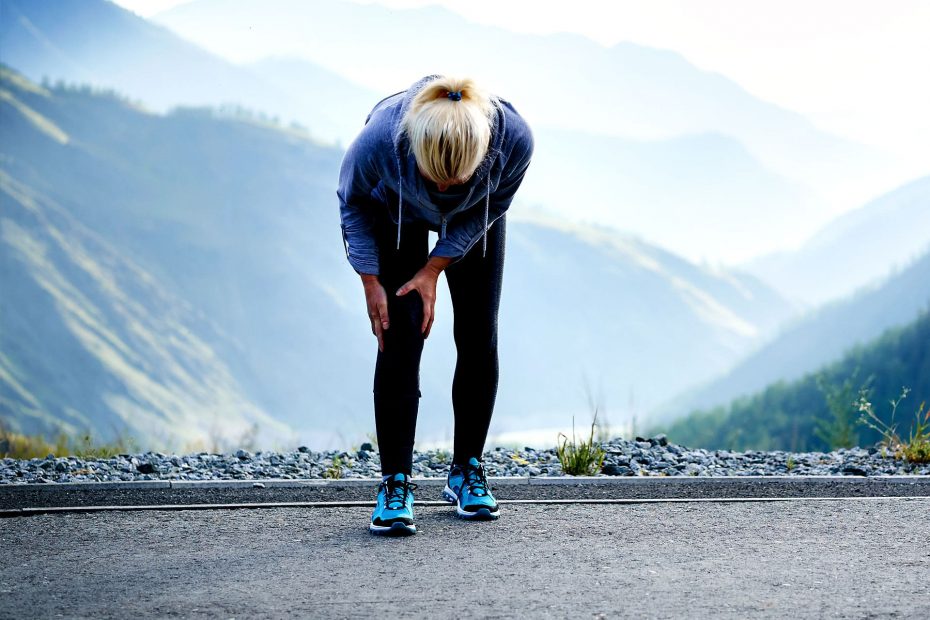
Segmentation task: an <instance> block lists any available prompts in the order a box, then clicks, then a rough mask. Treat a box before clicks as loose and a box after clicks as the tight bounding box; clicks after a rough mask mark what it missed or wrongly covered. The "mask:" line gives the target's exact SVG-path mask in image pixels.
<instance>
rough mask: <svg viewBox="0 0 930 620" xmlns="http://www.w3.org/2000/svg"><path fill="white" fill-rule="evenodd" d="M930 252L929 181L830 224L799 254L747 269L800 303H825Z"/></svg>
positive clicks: (754, 263) (881, 198) (900, 190)
mask: <svg viewBox="0 0 930 620" xmlns="http://www.w3.org/2000/svg"><path fill="white" fill-rule="evenodd" d="M928 249H930V176H927V177H923V178H920V179H916V180H914V181H912V182H910V183H907V184H906V185H904V186H902V187H899V188H897V189H895V190H894V191H891V192H888V193H886V194H883V195H881V196H879V197H878V198H875V199H874V200H872V201H870V202H869V203H868V204H866V205H864V206H862V207H860V208H858V209H856V210H854V211H850V212H849V213H846V214H844V215H842V216H840V217H839V218H837V219H836V220H835V221H833V222H831V223H829V224H828V225H827V226H825V227H824V228H823V229H821V230H820V231H819V232H818V233H817V234H815V235H814V236H813V237H812V238H811V239H810V240H809V241H807V242H806V243H804V244H803V245H802V246H801V247H800V248H799V249H798V250H796V251H792V252H779V253H777V254H773V255H768V256H763V257H760V258H758V259H756V260H753V261H750V262H749V263H747V264H745V265H743V268H744V269H745V270H746V271H749V272H751V273H754V274H756V275H757V276H759V277H760V278H761V279H762V280H764V281H765V282H767V283H769V284H771V285H772V286H774V287H775V288H776V289H778V290H779V291H781V293H782V294H783V295H785V296H786V297H788V298H790V299H794V300H795V301H796V302H798V303H802V304H807V305H817V304H822V303H824V302H826V301H830V300H832V299H835V298H838V297H841V296H843V295H845V294H847V293H851V292H852V291H853V290H854V289H856V288H858V287H860V286H863V285H865V284H868V283H870V282H872V281H875V280H878V279H881V278H882V277H884V276H885V275H886V274H887V272H888V270H889V268H891V267H893V266H901V265H904V264H905V263H907V262H908V261H910V260H913V259H914V258H916V257H917V256H919V255H920V254H922V253H924V252H925V251H927V250H928Z"/></svg>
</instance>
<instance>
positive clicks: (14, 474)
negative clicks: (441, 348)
mask: <svg viewBox="0 0 930 620" xmlns="http://www.w3.org/2000/svg"><path fill="white" fill-rule="evenodd" d="M601 447H602V448H603V449H604V451H605V452H606V457H605V458H604V463H603V466H602V468H601V472H600V473H599V474H598V475H600V476H770V475H771V476H774V475H780V476H784V475H792V476H794V475H796V476H810V475H840V476H842V475H847V476H893V475H930V463H923V464H920V463H911V462H908V461H906V460H901V459H895V458H894V457H892V456H890V455H886V454H884V452H885V451H883V450H882V449H880V447H879V446H878V445H877V444H876V445H875V446H873V447H870V448H867V449H866V448H849V449H845V448H841V449H839V450H834V451H832V452H785V451H781V450H775V451H760V450H746V451H743V452H733V451H729V450H706V449H704V448H698V449H692V448H688V447H686V446H682V445H676V444H672V443H669V442H668V440H667V438H666V437H665V435H656V436H655V437H649V438H644V437H636V438H635V439H633V440H627V439H622V438H620V437H617V438H614V439H611V440H609V441H606V442H603V443H602V444H601ZM450 461H451V454H450V453H449V452H448V451H445V450H426V451H418V452H415V453H414V457H413V475H414V476H418V477H419V476H422V477H441V476H445V475H446V474H447V473H448V471H449V462H450ZM484 463H485V469H486V471H487V473H488V475H490V476H522V477H525V476H562V475H564V473H563V471H562V466H561V464H560V463H559V459H558V456H557V455H556V451H555V449H545V450H543V449H533V448H529V447H526V448H523V449H522V450H515V449H510V448H495V449H493V450H490V451H488V452H486V453H485V455H484ZM380 475H381V459H380V457H379V455H378V452H377V450H376V448H375V447H374V446H372V445H371V444H362V445H361V446H360V447H359V448H358V449H357V450H352V451H326V452H317V451H314V450H311V449H310V448H308V447H306V446H301V447H300V448H298V449H297V450H294V451H293V452H273V451H272V452H269V451H259V452H255V453H252V452H249V451H248V450H237V451H236V452H234V453H228V454H211V453H207V452H201V453H198V454H187V455H177V454H162V453H160V452H145V453H140V454H120V455H117V456H113V457H110V458H86V459H85V458H79V457H55V456H54V455H51V454H50V455H48V456H47V457H45V458H35V459H28V460H27V459H11V458H6V459H2V461H0V485H2V484H43V483H67V482H111V481H140V480H263V479H284V480H288V479H293V480H305V479H319V478H377V477H379V476H380Z"/></svg>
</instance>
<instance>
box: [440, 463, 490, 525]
mask: <svg viewBox="0 0 930 620" xmlns="http://www.w3.org/2000/svg"><path fill="white" fill-rule="evenodd" d="M442 497H443V499H445V500H446V501H447V502H453V503H455V513H456V514H457V515H458V516H460V517H462V518H463V519H474V520H485V519H496V518H498V517H499V516H500V514H501V513H500V508H499V507H498V505H497V500H496V499H494V495H492V494H491V486H490V485H489V484H488V479H487V477H486V476H485V473H484V466H483V465H482V464H481V462H480V461H478V459H476V458H475V457H472V458H470V459H469V460H468V463H466V464H465V465H464V466H463V467H459V466H457V465H453V466H452V470H451V471H450V472H449V477H448V479H447V480H446V488H445V489H443V491H442Z"/></svg>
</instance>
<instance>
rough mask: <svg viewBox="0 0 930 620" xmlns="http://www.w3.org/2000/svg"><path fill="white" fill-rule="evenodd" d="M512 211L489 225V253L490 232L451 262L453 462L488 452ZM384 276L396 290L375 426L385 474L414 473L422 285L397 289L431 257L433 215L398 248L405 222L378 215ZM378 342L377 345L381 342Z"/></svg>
mask: <svg viewBox="0 0 930 620" xmlns="http://www.w3.org/2000/svg"><path fill="white" fill-rule="evenodd" d="M506 217H507V216H506V215H503V216H501V217H500V218H498V219H497V220H496V221H495V222H494V223H493V224H492V225H491V228H490V229H489V230H488V239H487V253H486V255H485V256H482V255H481V249H482V245H481V244H482V240H481V239H478V241H477V243H475V244H474V245H472V247H471V249H470V250H469V251H468V253H467V254H466V255H465V256H464V257H463V258H462V259H460V260H458V261H457V262H455V263H452V264H450V265H449V266H448V267H447V268H446V270H445V272H444V273H445V275H446V281H447V282H448V283H449V293H450V296H451V298H452V308H453V314H454V318H453V322H454V328H453V332H454V336H455V346H456V350H457V353H458V357H457V360H456V364H455V376H454V378H453V382H452V409H453V411H454V413H455V437H454V444H453V445H454V453H453V457H452V462H453V463H456V464H464V463H466V462H467V461H468V459H469V458H470V457H473V456H474V457H477V458H478V459H479V460H480V459H481V455H482V453H483V452H484V443H485V440H486V439H487V435H488V427H489V426H490V424H491V414H492V413H493V411H494V400H495V398H496V397H497V383H498V373H499V370H498V357H497V313H498V308H499V306H500V295H501V280H502V276H503V272H504V240H505V236H506V232H505V231H506V221H505V220H506ZM375 229H376V231H377V232H376V235H377V238H378V250H379V270H380V272H381V273H380V275H379V276H378V280H379V281H380V282H381V285H382V286H384V290H385V292H386V293H387V298H388V318H389V319H390V325H389V327H388V329H386V330H385V331H384V351H381V350H378V359H377V362H376V364H375V379H374V387H373V389H372V391H373V393H374V404H375V426H376V429H377V434H378V449H379V451H380V453H381V472H382V474H395V473H401V472H402V473H406V474H408V475H409V474H410V473H411V469H412V459H413V440H414V436H415V434H416V423H417V411H418V409H419V404H420V401H419V399H420V397H421V396H422V394H421V392H420V356H421V354H422V352H423V344H424V341H425V340H424V338H423V334H422V332H421V331H420V328H421V326H422V324H423V300H422V298H421V297H420V293H419V292H418V291H415V290H414V291H411V292H409V293H407V294H406V295H402V296H400V297H398V296H397V295H395V294H394V293H395V292H396V291H397V289H399V288H400V287H401V286H403V285H404V284H405V283H406V282H407V281H408V280H410V279H411V278H412V277H413V276H414V275H415V274H416V273H417V271H419V270H420V269H421V268H422V267H423V266H424V265H425V264H426V261H427V259H428V258H429V238H428V234H429V228H428V227H427V226H426V223H425V222H412V223H407V222H405V223H404V225H403V229H402V230H401V240H400V249H397V225H396V224H395V223H393V222H391V220H390V218H388V217H387V215H386V213H385V214H384V215H383V217H380V218H377V221H376V226H375ZM376 346H377V345H376Z"/></svg>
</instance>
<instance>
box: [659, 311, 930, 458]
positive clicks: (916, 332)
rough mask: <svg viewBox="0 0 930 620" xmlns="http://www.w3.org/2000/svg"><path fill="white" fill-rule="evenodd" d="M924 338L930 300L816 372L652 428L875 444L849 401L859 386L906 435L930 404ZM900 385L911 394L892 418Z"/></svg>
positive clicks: (702, 437)
mask: <svg viewBox="0 0 930 620" xmlns="http://www.w3.org/2000/svg"><path fill="white" fill-rule="evenodd" d="M927 343H930V304H928V305H927V306H926V307H925V309H924V310H923V311H922V312H921V314H920V315H919V316H918V318H917V319H916V320H915V321H913V322H911V323H909V324H908V325H905V326H901V327H894V328H891V329H889V330H887V331H885V332H884V333H883V334H882V335H881V336H880V337H879V338H877V339H874V340H872V341H870V342H868V343H866V344H862V345H857V346H855V347H853V348H852V349H851V350H849V351H848V352H847V353H845V354H844V355H843V356H842V358H840V359H839V360H837V361H835V362H833V363H831V364H829V365H827V366H825V367H823V368H820V369H818V370H817V371H816V372H811V373H809V374H806V375H805V376H804V377H802V378H800V379H797V380H795V381H791V382H785V381H780V382H777V383H775V384H773V385H771V386H769V387H767V388H766V389H764V390H762V391H760V392H757V393H755V394H753V395H752V396H747V397H743V398H739V399H737V400H735V401H733V402H732V403H730V404H729V405H728V406H719V407H716V408H714V409H711V410H705V411H697V412H694V413H692V414H690V415H688V416H686V417H685V418H682V419H679V420H676V421H675V422H672V423H671V424H668V425H663V426H657V427H654V428H652V429H650V431H649V432H650V433H655V432H659V431H662V432H665V433H667V434H668V436H669V439H670V440H671V441H674V442H676V443H680V444H686V445H690V446H699V447H702V448H706V449H708V450H714V449H729V450H790V451H792V452H798V451H800V452H808V451H813V450H816V451H823V450H831V449H834V448H836V447H852V446H853V445H859V446H864V445H872V444H874V443H875V442H876V441H878V440H880V439H882V435H881V433H879V432H878V431H876V430H875V429H872V428H869V427H867V426H865V425H862V424H859V423H858V418H859V412H858V410H857V409H856V408H855V407H854V406H853V405H852V401H854V400H855V399H856V398H857V396H858V391H859V389H862V388H864V389H866V390H868V392H867V398H868V400H869V401H870V402H871V403H873V408H874V411H875V414H876V415H877V416H879V418H880V419H881V420H882V422H883V424H884V425H885V426H891V425H892V424H895V425H897V432H898V434H899V435H900V436H901V437H902V438H903V439H905V440H906V439H908V437H909V435H910V432H911V430H912V429H914V427H913V424H914V422H915V413H916V412H918V411H919V410H920V407H921V403H925V404H924V405H923V409H922V411H923V412H926V411H927V409H926V403H927V402H930V347H928V346H927ZM902 386H903V387H908V388H910V390H911V391H912V392H913V393H912V395H910V396H906V397H905V399H904V400H902V401H901V403H900V404H899V406H898V411H897V412H896V414H895V416H894V419H892V411H891V410H892V407H891V406H890V404H889V401H891V400H895V399H898V398H900V396H901V392H902ZM829 400H836V403H835V405H834V406H836V407H840V408H843V410H844V411H845V415H844V416H843V418H845V423H844V422H840V424H839V425H838V424H837V419H836V417H835V416H836V414H835V412H834V411H832V410H831V407H830V405H829V404H828V401H829ZM822 424H826V425H827V426H828V427H832V429H835V430H834V432H839V433H840V436H844V438H845V439H846V440H847V442H846V443H848V444H849V445H845V446H838V445H834V442H833V441H830V442H828V441H827V440H826V439H827V438H826V437H824V436H823V433H822V431H823V429H822V428H821V425H822ZM844 426H845V429H844V428H843V427H844ZM878 426H880V427H881V425H878ZM844 430H845V432H843V431H844Z"/></svg>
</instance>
